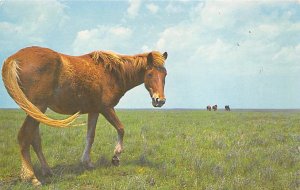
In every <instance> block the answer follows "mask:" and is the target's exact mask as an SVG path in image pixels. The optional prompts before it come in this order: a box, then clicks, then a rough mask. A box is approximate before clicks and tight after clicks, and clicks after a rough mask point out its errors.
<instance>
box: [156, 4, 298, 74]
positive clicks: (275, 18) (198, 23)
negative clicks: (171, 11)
mask: <svg viewBox="0 0 300 190" xmlns="http://www.w3.org/2000/svg"><path fill="white" fill-rule="evenodd" d="M263 5H264V4H263V3H254V2H242V3H230V2H228V1H217V2H205V3H203V2H200V3H199V4H198V6H196V7H195V8H193V11H192V12H191V13H190V19H189V20H185V21H183V22H180V23H178V25H175V26H172V27H169V28H166V29H165V30H164V31H163V32H162V33H161V34H160V38H159V39H158V40H157V42H156V48H158V49H159V50H166V51H170V52H171V53H172V54H173V55H174V56H176V55H180V57H185V58H186V62H187V63H188V64H189V66H190V67H191V68H193V69H192V70H194V71H199V72H211V73H223V74H225V73H227V74H232V75H252V74H257V70H259V68H261V67H262V66H264V67H267V68H268V69H269V70H267V71H266V73H267V72H269V74H272V73H273V74H280V73H282V74H283V73H288V72H291V71H292V70H293V69H294V68H295V67H296V64H295V63H296V62H297V59H298V60H299V56H298V55H299V54H298V53H299V52H298V44H293V43H292V41H291V42H290V43H288V42H285V41H284V40H290V38H291V36H297V34H299V32H300V30H299V29H300V26H299V25H300V23H295V22H293V21H292V20H290V19H289V18H290V16H284V15H286V14H285V13H284V11H283V13H282V14H279V13H278V11H277V10H274V11H275V12H276V11H277V12H276V13H274V14H272V13H269V14H265V13H263V12H260V11H261V9H260V6H263ZM250 14H251V17H250V16H249V15H250ZM288 36H290V37H288ZM274 55H275V57H276V61H275V60H274ZM283 55H284V56H286V57H289V58H288V59H287V58H286V57H284V56H283ZM283 62H290V63H292V64H289V66H287V65H282V63H283ZM275 65H276V66H275Z"/></svg>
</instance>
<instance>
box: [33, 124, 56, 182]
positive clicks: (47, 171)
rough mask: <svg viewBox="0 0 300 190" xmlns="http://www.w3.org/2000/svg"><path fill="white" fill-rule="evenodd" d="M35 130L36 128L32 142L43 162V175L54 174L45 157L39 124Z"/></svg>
mask: <svg viewBox="0 0 300 190" xmlns="http://www.w3.org/2000/svg"><path fill="white" fill-rule="evenodd" d="M33 130H34V131H33V135H34V138H33V142H32V147H33V150H34V151H35V153H36V155H37V157H38V159H39V161H40V163H41V168H42V174H43V176H47V175H50V176H51V175H53V173H52V171H51V169H50V167H49V165H48V163H47V161H46V159H45V156H44V154H43V152H42V143H41V135H40V128H39V126H38V125H37V126H36V127H35V128H34V129H33Z"/></svg>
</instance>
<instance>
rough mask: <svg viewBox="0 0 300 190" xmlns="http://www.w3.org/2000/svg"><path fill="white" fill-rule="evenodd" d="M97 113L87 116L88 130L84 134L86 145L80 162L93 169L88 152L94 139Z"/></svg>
mask: <svg viewBox="0 0 300 190" xmlns="http://www.w3.org/2000/svg"><path fill="white" fill-rule="evenodd" d="M98 116H99V113H89V114H88V129H87V133H86V145H85V149H84V151H83V155H82V158H81V162H82V163H83V164H84V165H85V166H86V167H88V168H94V165H93V163H92V161H91V157H90V152H91V148H92V145H93V142H94V138H95V129H96V125H97V120H98Z"/></svg>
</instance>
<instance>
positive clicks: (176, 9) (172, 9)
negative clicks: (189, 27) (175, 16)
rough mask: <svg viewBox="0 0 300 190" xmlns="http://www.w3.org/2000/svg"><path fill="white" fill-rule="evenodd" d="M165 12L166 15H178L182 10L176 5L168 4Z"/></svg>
mask: <svg viewBox="0 0 300 190" xmlns="http://www.w3.org/2000/svg"><path fill="white" fill-rule="evenodd" d="M166 11H167V12H168V13H180V12H182V11H183V8H182V7H181V6H180V5H178V4H176V5H175V4H174V3H172V2H170V3H169V4H168V5H167V7H166Z"/></svg>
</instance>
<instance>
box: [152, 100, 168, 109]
mask: <svg viewBox="0 0 300 190" xmlns="http://www.w3.org/2000/svg"><path fill="white" fill-rule="evenodd" d="M165 103H166V99H165V98H163V99H160V98H152V105H153V107H162V106H163V105H164V104H165Z"/></svg>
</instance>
